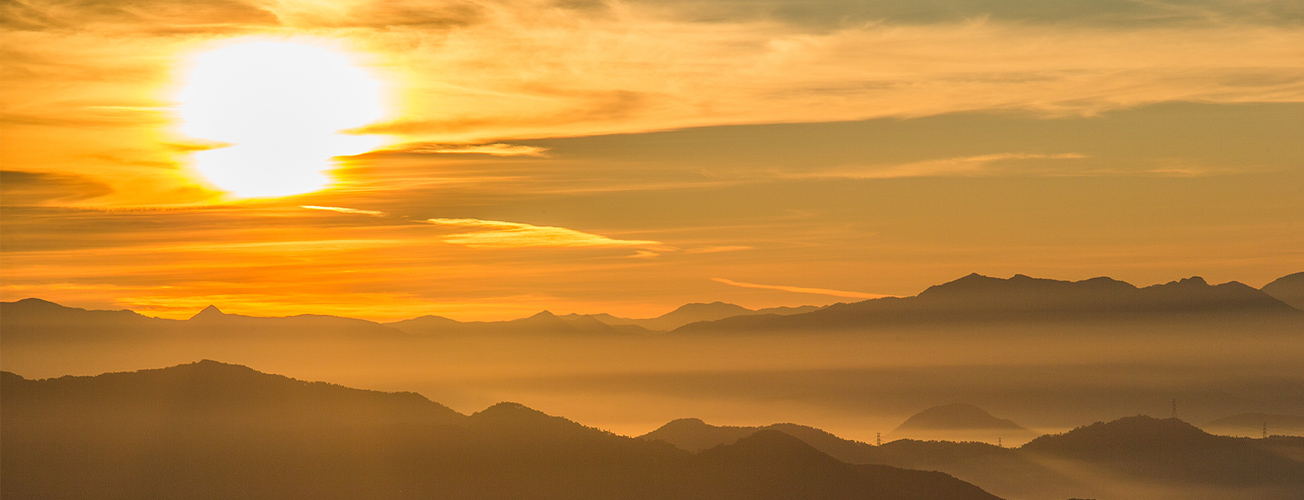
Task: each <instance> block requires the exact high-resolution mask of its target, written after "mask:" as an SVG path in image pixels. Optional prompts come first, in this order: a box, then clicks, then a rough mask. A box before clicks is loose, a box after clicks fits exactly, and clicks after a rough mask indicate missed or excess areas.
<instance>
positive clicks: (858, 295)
mask: <svg viewBox="0 0 1304 500" xmlns="http://www.w3.org/2000/svg"><path fill="white" fill-rule="evenodd" d="M711 281H714V282H717V283H724V284H726V285H729V286H736V287H741V288H755V289H758V290H778V291H781V292H792V293H809V294H814V295H831V296H833V297H845V298H851V299H881V298H883V297H891V295H880V294H877V293H863V292H849V291H846V290H830V289H827V288H806V287H800V286H785V285H758V284H756V283H743V282H739V281H733V280H727V279H724V278H711Z"/></svg>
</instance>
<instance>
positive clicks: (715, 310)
mask: <svg viewBox="0 0 1304 500" xmlns="http://www.w3.org/2000/svg"><path fill="white" fill-rule="evenodd" d="M816 310H819V307H816V306H801V307H770V308H765V309H758V310H752V309H748V308H745V307H743V306H739V305H735V304H727V303H724V302H712V303H710V304H703V303H692V304H685V305H682V306H679V308H678V309H675V310H673V311H670V312H668V313H666V314H663V315H661V316H657V317H655V318H646V319H629V318H618V317H615V316H612V315H610V314H594V315H589V316H590V317H592V318H594V319H596V320H598V321H601V322H603V323H606V324H609V325H632V326H639V327H643V328H646V329H648V330H657V331H670V330H674V329H676V328H679V327H681V326H684V325H687V324H690V323H697V322H699V321H715V320H719V319H724V318H732V317H735V316H753V315H766V314H773V315H778V316H788V315H793V314H804V313H808V312H811V311H816Z"/></svg>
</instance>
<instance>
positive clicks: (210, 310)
mask: <svg viewBox="0 0 1304 500" xmlns="http://www.w3.org/2000/svg"><path fill="white" fill-rule="evenodd" d="M225 316H226V313H224V312H222V310H221V309H218V308H217V306H215V305H212V304H209V306H208V307H205V308H204V309H203V310H201V311H199V312H198V313H195V315H194V316H191V317H190V319H192V320H193V319H206V318H221V317H225Z"/></svg>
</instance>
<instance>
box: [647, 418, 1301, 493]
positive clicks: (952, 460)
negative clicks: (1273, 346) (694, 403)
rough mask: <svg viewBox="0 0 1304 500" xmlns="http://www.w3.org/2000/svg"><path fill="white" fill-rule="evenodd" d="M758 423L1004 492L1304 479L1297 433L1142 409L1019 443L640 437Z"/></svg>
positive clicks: (850, 453)
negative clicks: (1230, 433) (769, 435)
mask: <svg viewBox="0 0 1304 500" xmlns="http://www.w3.org/2000/svg"><path fill="white" fill-rule="evenodd" d="M763 431H778V432H783V433H784V434H788V435H790V436H793V437H794V438H796V439H799V440H801V441H803V442H805V443H806V444H808V445H810V446H811V447H813V448H815V449H817V450H819V451H821V452H823V453H825V454H828V455H829V456H831V457H833V458H836V459H838V460H841V461H844V462H847V463H855V464H880V465H889V466H894V467H902V468H908V469H923V470H938V471H942V472H945V473H947V474H951V475H954V476H955V477H957V478H959V479H961V480H964V481H967V482H971V483H973V484H976V485H978V486H980V487H982V488H984V489H987V490H988V491H992V492H993V493H996V494H998V495H1009V496H1011V497H1030V498H1057V497H1058V498H1068V497H1073V496H1079V497H1082V496H1085V497H1093V496H1104V495H1105V494H1107V493H1108V492H1110V491H1111V490H1110V487H1108V486H1106V484H1107V483H1109V482H1111V481H1113V478H1115V477H1127V479H1126V481H1127V482H1130V483H1132V484H1136V483H1138V482H1140V483H1147V484H1156V485H1158V484H1166V485H1167V487H1182V486H1184V485H1193V487H1194V488H1195V490H1196V491H1198V490H1201V489H1203V488H1205V487H1207V486H1211V485H1213V486H1217V487H1221V488H1227V489H1226V490H1224V491H1228V492H1230V493H1228V495H1241V496H1242V497H1243V498H1263V499H1276V498H1294V497H1291V496H1289V495H1287V496H1283V495H1284V494H1286V492H1290V491H1304V490H1300V489H1299V488H1300V487H1301V486H1302V485H1304V476H1302V475H1300V472H1301V470H1304V469H1301V468H1302V467H1304V438H1288V437H1275V438H1269V439H1266V440H1265V439H1235V438H1226V437H1220V436H1210V435H1208V434H1205V433H1203V432H1200V431H1199V430H1198V429H1195V428H1194V427H1192V426H1190V425H1189V424H1186V423H1184V422H1181V421H1179V420H1173V419H1169V420H1165V421H1160V420H1157V419H1152V418H1149V417H1130V418H1124V419H1120V420H1117V421H1113V422H1110V423H1108V424H1103V423H1097V424H1095V425H1093V426H1087V427H1083V428H1079V429H1076V430H1074V431H1070V432H1068V433H1065V434H1061V435H1055V436H1043V437H1041V438H1038V439H1036V440H1034V443H1036V444H1033V443H1029V445H1026V446H1024V447H1020V448H1003V447H998V446H995V445H992V444H986V443H978V442H953V441H919V440H914V439H899V440H895V441H891V442H887V443H884V444H883V445H882V446H873V445H869V444H866V443H862V442H859V441H851V440H846V439H842V438H839V437H837V436H834V435H832V434H829V433H827V432H825V431H822V430H819V429H815V428H812V427H807V426H801V425H795V424H774V425H769V426H765V427H729V426H713V425H709V424H707V423H705V422H702V421H701V420H699V419H691V418H686V419H679V420H675V421H673V422H670V423H668V424H666V425H664V426H662V427H661V428H658V429H657V430H655V431H652V432H650V433H648V434H645V435H643V436H641V437H640V439H646V440H657V441H664V442H667V443H670V444H673V445H675V446H676V447H679V448H681V449H686V450H692V449H711V448H713V447H718V446H727V445H729V444H732V443H736V442H740V441H741V440H742V439H745V438H746V437H747V436H750V435H754V434H756V433H759V432H763ZM1048 461H1049V462H1048ZM1047 463H1055V464H1059V465H1055V466H1051V467H1048V466H1047ZM1069 464H1072V465H1071V466H1070V467H1069V468H1068V469H1065V467H1066V466H1068V465H1069ZM1247 464H1250V465H1247ZM1251 468H1257V469H1256V470H1250V469H1251ZM1188 491H1189V490H1188ZM1116 493H1117V492H1116V491H1115V494H1116ZM1179 496H1180V494H1179Z"/></svg>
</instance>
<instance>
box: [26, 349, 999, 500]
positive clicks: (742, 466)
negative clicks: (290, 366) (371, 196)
mask: <svg viewBox="0 0 1304 500" xmlns="http://www.w3.org/2000/svg"><path fill="white" fill-rule="evenodd" d="M0 383H3V387H0V426H3V429H4V432H3V433H0V496H3V497H5V498H47V497H48V498H71V499H80V498H201V499H203V498H214V499H216V498H326V499H333V498H398V499H401V498H414V499H415V498H450V499H505V498H530V499H599V498H602V499H610V498H621V499H648V500H651V499H678V498H695V499H722V500H723V499H739V500H743V499H781V498H811V499H852V498H855V499H902V500H904V499H919V500H924V499H939V500H941V499H960V500H965V499H975V500H976V499H993V498H996V497H994V496H992V495H990V494H987V493H985V492H983V491H982V490H981V489H979V488H977V487H975V486H973V485H971V484H968V483H964V482H962V481H959V480H957V479H955V478H953V477H950V476H947V475H945V474H942V473H937V472H921V471H910V470H902V469H898V468H892V467H885V466H867V465H850V464H846V463H843V462H839V461H837V460H835V459H833V458H830V457H829V456H827V455H825V454H823V453H820V452H819V451H817V450H815V449H812V448H811V447H809V446H807V445H805V444H803V443H801V442H800V441H798V440H796V439H795V438H791V437H788V436H786V435H783V434H779V433H777V432H774V433H762V434H758V435H755V436H752V437H750V438H747V439H744V440H741V441H739V442H738V443H736V444H734V445H731V446H723V447H717V448H713V449H712V450H709V451H708V452H703V453H701V454H697V455H694V454H691V453H688V452H686V451H682V450H678V449H675V448H674V447H672V446H669V445H666V444H664V443H656V442H650V441H645V440H638V439H632V438H626V437H621V436H617V435H614V434H611V433H608V432H605V431H601V430H598V429H593V428H589V427H584V426H582V425H579V424H577V423H574V422H571V421H569V420H566V419H563V418H559V417H553V416H549V415H546V414H543V413H541V412H538V411H535V410H532V409H530V408H527V407H524V406H521V405H518V404H514V403H502V404H498V405H494V406H492V407H490V408H488V409H485V410H484V411H481V412H478V413H475V414H473V415H471V416H469V417H467V416H463V415H460V414H457V413H456V412H453V411H452V410H449V409H448V408H445V407H443V406H441V405H438V404H436V403H433V402H431V401H429V400H427V399H425V398H423V397H421V396H419V395H416V394H411V393H382V392H375V391H363V390H357V389H349V388H344V387H340V386H336V385H331V384H325V383H321V382H312V383H310V382H303V381H298V380H294V379H290V378H286V377H282V376H277V375H268V374H263V373H259V372H256V371H254V370H251V369H248V368H245V367H241V366H236V365H226V364H222V363H216V362H212V361H201V362H199V363H193V364H189V365H181V366H176V367H172V368H164V369H159V370H144V371H140V372H132V373H111V374H104V375H99V376H95V377H63V378H58V379H45V380H26V379H23V378H22V377H20V376H18V375H15V374H12V373H8V372H3V373H0Z"/></svg>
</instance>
